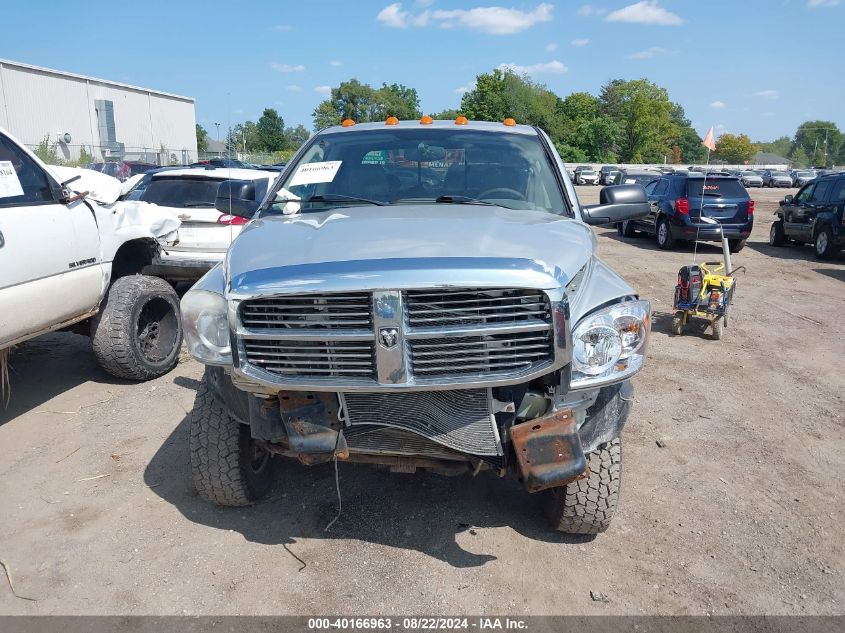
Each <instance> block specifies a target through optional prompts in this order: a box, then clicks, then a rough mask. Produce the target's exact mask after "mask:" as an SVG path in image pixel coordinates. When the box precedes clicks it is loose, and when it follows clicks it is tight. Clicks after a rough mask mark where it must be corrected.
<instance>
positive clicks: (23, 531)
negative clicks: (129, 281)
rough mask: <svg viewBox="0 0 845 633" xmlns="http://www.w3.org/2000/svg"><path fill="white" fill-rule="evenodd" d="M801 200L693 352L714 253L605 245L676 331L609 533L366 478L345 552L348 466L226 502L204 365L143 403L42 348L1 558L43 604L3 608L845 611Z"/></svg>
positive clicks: (837, 283)
mask: <svg viewBox="0 0 845 633" xmlns="http://www.w3.org/2000/svg"><path fill="white" fill-rule="evenodd" d="M784 193H785V192H783V191H772V190H753V191H752V196H753V197H754V198H755V199H756V200H757V214H756V226H755V229H754V234H753V236H752V239H751V240H750V242H749V244H748V246H747V247H746V249H745V250H743V251H742V252H741V253H739V254H738V255H736V256H735V259H734V263H735V264H742V265H745V266H747V268H748V272H747V274H745V275H740V277H739V280H738V292H737V298H736V304H735V312H734V318H733V320H732V322H731V323H730V328H729V329H726V330H725V336H724V339H723V340H722V341H713V340H710V339H709V335H707V334H704V333H697V332H691V333H688V334H686V335H684V336H683V337H674V336H671V335H670V334H669V315H668V314H667V310H669V309H670V307H671V295H672V289H673V286H674V284H675V279H676V273H677V270H678V268H679V267H680V266H682V265H683V264H686V263H690V262H691V260H692V247H683V248H681V249H680V250H677V251H674V252H661V251H658V250H657V248H656V246H655V244H654V242H653V240H652V239H647V238H637V239H630V240H626V241H624V242H623V241H620V238H618V237H617V235H616V232H615V231H614V230H610V229H599V230H597V231H596V233H597V235H598V242H599V255H600V256H601V257H602V258H603V259H605V260H606V261H607V262H609V263H610V264H611V265H612V266H613V267H614V268H615V269H616V270H617V271H619V272H620V273H621V274H622V275H623V276H625V277H626V278H627V279H628V280H629V282H630V283H631V284H632V285H633V286H634V287H636V288H637V289H638V291H639V292H640V293H641V294H642V296H644V297H646V298H649V299H650V300H651V301H652V306H653V309H654V332H653V335H652V339H651V344H650V353H649V356H650V358H649V361H648V364H647V367H646V369H645V370H644V371H643V372H642V373H641V374H640V375H639V376H638V377H637V378H636V379H635V387H636V402H635V406H634V409H633V412H632V415H631V418H630V419H629V421H628V426H627V427H626V430H625V433H624V435H623V438H624V439H623V454H624V476H623V489H622V494H621V500H620V508H619V511H618V513H617V515H616V518H615V520H614V523H613V525H612V526H611V529H610V530H609V531H608V532H606V533H605V534H602V535H600V536H598V537H596V538H595V539H591V538H571V537H566V536H562V535H558V534H555V533H552V532H550V531H549V530H548V529H547V527H546V523H545V520H544V518H543V516H542V513H541V511H540V504H539V498H538V497H536V496H531V495H528V494H527V493H525V492H524V491H523V490H522V489H521V488H520V486H519V485H518V484H517V482H515V481H512V480H504V481H503V480H499V479H497V478H496V477H495V476H493V475H482V476H479V477H477V478H472V477H469V476H467V477H460V478H443V477H440V476H437V475H433V474H426V473H422V472H420V473H418V474H416V475H396V474H394V475H390V474H388V473H387V472H386V471H383V470H379V469H376V468H372V467H366V466H357V465H351V464H341V465H340V483H341V489H342V493H343V512H342V515H341V518H340V520H339V521H338V522H337V523H336V524H335V526H334V527H333V528H332V529H331V531H329V532H326V531H324V527H325V526H326V524H327V523H328V521H329V520H330V519H331V518H332V516H334V513H335V508H336V499H335V488H334V471H333V469H332V466H331V465H327V466H320V467H315V468H311V469H306V468H304V467H301V466H299V465H298V464H296V463H290V464H288V465H286V466H285V468H284V471H283V472H284V475H283V478H282V480H281V481H280V482H279V484H278V485H277V486H276V488H275V489H274V490H273V492H272V494H271V495H270V497H269V499H267V500H266V501H264V502H263V503H261V504H260V505H258V506H255V507H252V508H247V509H236V510H233V509H219V508H215V507H212V506H210V505H208V504H206V503H204V502H202V501H201V500H200V499H199V498H198V497H197V496H196V494H195V493H194V491H193V487H192V483H191V478H190V472H189V467H188V449H187V440H188V424H187V419H186V413H187V412H188V411H189V410H190V408H191V405H192V402H193V398H194V392H195V389H196V387H197V384H198V379H199V378H200V375H201V371H202V370H201V367H200V366H199V365H198V364H197V363H195V362H193V361H187V362H185V363H182V364H180V365H179V367H178V368H177V369H176V370H175V371H174V372H172V373H171V374H169V375H167V376H165V377H163V378H160V379H158V380H155V381H153V382H150V383H145V384H130V383H126V382H121V381H118V380H115V379H113V378H111V377H109V376H108V375H106V374H105V373H104V372H103V371H102V370H100V369H99V368H98V366H97V365H96V363H95V361H94V358H93V355H92V353H91V350H90V347H89V344H88V340H87V339H86V338H83V337H81V336H77V335H73V334H55V335H51V336H47V337H43V338H41V339H38V340H35V341H31V342H29V343H27V344H25V345H23V346H21V347H20V348H18V349H17V350H16V352H15V353H14V354H13V356H12V400H11V402H10V404H9V406H8V408H7V409H6V410H5V411H3V410H0V447H2V450H0V508H1V510H0V559H2V560H3V561H4V562H5V564H6V565H7V567H8V568H9V570H10V571H11V573H12V578H13V581H14V583H15V588H16V590H17V592H18V594H19V595H20V596H26V597H29V598H34V599H36V601H30V600H25V599H22V598H16V597H15V596H13V595H12V592H11V591H10V589H9V586H8V584H6V583H5V579H3V578H0V613H3V614H181V613H188V614H320V613H335V614H343V615H347V614H377V613H379V614H400V613H416V614H459V613H472V614H485V613H495V614H502V613H513V614H707V613H714V614H763V613H765V614H841V613H843V612H845V538H843V535H844V534H845V531H843V527H842V526H843V525H845V511H843V505H845V504H843V501H845V499H843V497H844V496H845V495H843V492H842V490H843V486H842V484H843V480H845V465H844V464H845V458H843V455H845V433H843V416H845V403H843V394H845V353H844V352H845V339H843V333H844V332H845V330H843V321H842V314H843V313H845V265H843V264H845V259H843V258H840V259H838V260H836V261H833V262H820V261H818V260H816V259H815V258H814V256H813V253H812V251H811V249H810V248H809V247H794V246H793V247H789V248H783V249H773V248H770V247H769V246H768V244H767V236H768V232H769V224H770V222H771V219H772V211H773V209H774V208H775V204H776V200H778V199H779V198H780V197H782V195H783V194H784ZM580 195H581V197H582V200H583V201H585V202H594V201H597V198H598V188H590V187H584V188H580ZM699 252H700V253H702V254H704V255H707V257H708V258H710V259H712V258H714V257H717V256H718V253H719V251H718V250H717V249H716V248H715V247H713V246H710V245H706V246H702V247H700V248H699ZM658 440H660V442H661V444H664V446H663V447H660V446H658V444H657V441H658ZM1 573H2V572H0V574H1ZM591 590H592V591H594V592H597V593H602V594H605V596H607V599H608V600H609V601H608V602H602V601H594V600H593V599H592V598H591V596H590V592H591Z"/></svg>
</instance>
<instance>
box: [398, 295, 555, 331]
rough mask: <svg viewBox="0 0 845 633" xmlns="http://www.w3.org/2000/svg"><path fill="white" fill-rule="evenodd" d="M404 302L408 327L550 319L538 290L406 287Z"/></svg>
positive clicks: (544, 301) (546, 305) (544, 296)
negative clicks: (413, 288)
mask: <svg viewBox="0 0 845 633" xmlns="http://www.w3.org/2000/svg"><path fill="white" fill-rule="evenodd" d="M405 305H406V310H407V314H408V325H410V326H411V327H437V326H447V325H476V324H478V325H483V324H491V323H520V322H524V321H532V320H535V319H539V320H543V321H546V322H547V323H548V322H550V320H551V311H550V310H549V304H548V299H547V298H546V295H545V293H543V292H541V291H539V290H513V289H490V290H487V289H485V290H466V289H457V290H452V289H449V290H437V291H435V290H409V291H407V292H406V293H405Z"/></svg>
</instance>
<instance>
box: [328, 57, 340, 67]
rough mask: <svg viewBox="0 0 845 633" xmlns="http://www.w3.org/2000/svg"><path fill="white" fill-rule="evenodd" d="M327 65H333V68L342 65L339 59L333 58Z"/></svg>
mask: <svg viewBox="0 0 845 633" xmlns="http://www.w3.org/2000/svg"><path fill="white" fill-rule="evenodd" d="M329 66H334V67H335V68H338V67H339V66H343V62H342V61H340V60H339V59H333V60H332V61H330V62H329Z"/></svg>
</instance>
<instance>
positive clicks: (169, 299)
mask: <svg viewBox="0 0 845 633" xmlns="http://www.w3.org/2000/svg"><path fill="white" fill-rule="evenodd" d="M91 343H92V346H93V348H94V355H95V356H96V357H97V361H98V362H99V363H100V366H101V367H102V368H103V369H105V370H106V371H107V372H109V373H110V374H112V375H113V376H117V377H118V378H127V379H129V380H151V379H152V378H158V377H159V376H163V375H164V374H166V373H167V372H169V371H170V370H171V369H173V368H174V367H175V366H176V363H177V362H178V360H179V349H180V348H181V347H182V319H181V316H180V314H179V295H177V294H176V291H175V290H173V287H172V286H170V284H168V283H167V282H166V281H164V280H163V279H159V278H158V277H148V276H146V275H130V276H127V277H121V278H119V279H118V280H117V281H115V282H114V283H113V284H112V286H111V288H109V292H108V294H107V295H106V299H105V301H104V302H103V305H102V306H101V307H100V312H99V313H98V314H97V316H96V317H94V318H93V319H92V321H91Z"/></svg>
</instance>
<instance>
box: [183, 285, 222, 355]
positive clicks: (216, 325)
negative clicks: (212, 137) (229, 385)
mask: <svg viewBox="0 0 845 633" xmlns="http://www.w3.org/2000/svg"><path fill="white" fill-rule="evenodd" d="M227 313H228V306H227V305H226V300H225V299H224V298H223V297H222V296H220V295H219V294H217V293H216V292H209V291H208V290H190V291H188V293H187V294H186V295H185V296H184V297H183V298H182V327H183V328H184V331H185V343H187V345H188V351H189V352H190V353H191V356H193V357H194V358H196V359H197V360H198V361H199V362H201V363H204V364H206V365H229V364H231V363H232V348H231V344H230V342H229V341H230V339H229V319H228V316H227Z"/></svg>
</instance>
